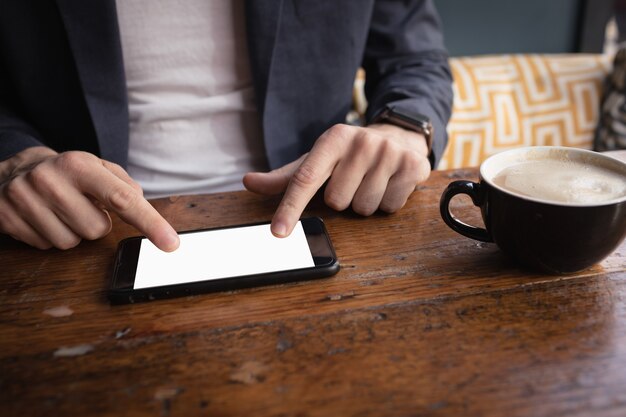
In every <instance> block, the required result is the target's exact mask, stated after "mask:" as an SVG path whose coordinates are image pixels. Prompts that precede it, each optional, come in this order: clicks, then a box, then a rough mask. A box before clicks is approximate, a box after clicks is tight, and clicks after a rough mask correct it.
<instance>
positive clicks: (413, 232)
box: [0, 170, 626, 416]
mask: <svg viewBox="0 0 626 417" xmlns="http://www.w3.org/2000/svg"><path fill="white" fill-rule="evenodd" d="M458 178H470V179H471V178H474V179H475V178H476V170H465V171H449V172H435V173H433V175H432V177H431V179H430V180H429V181H428V182H427V183H426V184H424V185H423V186H421V187H420V189H419V190H418V191H417V192H416V193H414V194H413V196H412V197H411V198H410V200H409V202H408V204H407V207H405V208H404V209H403V210H402V211H400V212H399V213H397V214H394V215H382V214H377V215H375V216H373V217H370V218H362V217H359V216H356V215H354V214H351V213H350V212H349V211H348V212H344V213H336V212H333V211H331V210H329V209H327V208H325V207H324V205H323V204H322V203H321V201H319V200H316V201H315V202H314V203H312V204H311V206H310V207H309V209H308V210H307V214H308V215H319V216H321V217H322V218H324V220H325V221H326V223H327V226H328V229H329V231H330V234H331V237H332V239H333V242H334V243H335V246H336V249H337V253H338V255H339V258H340V261H341V263H342V270H341V271H340V272H339V274H337V275H336V276H334V277H332V278H328V279H323V280H317V281H309V282H300V283H295V284H285V285H276V286H268V287H262V288H254V289H246V290H241V291H233V292H227V293H214V294H206V295H199V296H194V297H186V298H179V299H173V300H165V301H158V302H152V303H144V304H137V305H129V306H110V305H109V304H108V303H107V302H106V299H105V297H104V294H105V290H106V287H107V284H108V279H109V274H110V267H111V262H112V259H113V254H114V251H115V246H116V244H117V242H118V241H119V240H120V239H122V238H124V237H127V236H130V235H134V234H136V232H135V231H134V230H133V229H132V228H131V227H129V226H127V225H125V224H123V223H121V222H120V221H119V220H118V219H115V228H114V231H113V232H112V233H111V234H110V235H109V236H107V237H106V238H104V239H101V240H99V241H95V242H84V243H82V244H81V245H80V246H79V247H77V248H75V249H73V250H70V251H65V252H62V251H54V250H53V251H38V250H35V249H31V248H28V247H26V246H24V245H21V244H18V243H16V242H14V241H11V240H9V239H6V238H4V239H0V264H1V268H0V415H20V416H21V415H42V414H50V413H52V414H55V415H57V414H58V415H114V414H117V415H119V414H130V415H197V414H206V415H239V414H243V413H252V412H254V414H255V415H558V414H561V413H562V414H568V415H581V416H582V415H590V414H593V415H596V414H597V415H623V413H624V403H625V402H626V398H624V395H623V394H622V391H623V390H622V389H621V388H619V387H620V384H621V386H623V385H624V382H625V381H624V379H625V378H626V369H625V367H624V365H623V364H624V363H626V361H625V359H626V357H625V356H626V349H624V348H622V347H621V346H626V343H625V342H626V340H624V339H625V335H626V329H625V326H626V324H625V317H624V315H625V311H626V307H624V299H625V298H626V288H625V283H626V262H625V260H624V259H625V258H626V243H624V244H622V245H621V246H620V247H619V248H618V249H617V251H616V252H615V253H614V254H612V255H611V256H610V257H609V258H607V259H606V260H605V261H603V262H602V263H601V264H599V265H596V266H594V267H592V268H590V269H589V270H586V271H583V272H581V273H577V274H571V275H566V276H550V275H545V274H540V273H536V272H532V271H528V270H525V269H523V268H519V267H518V266H517V265H515V264H514V263H512V262H511V261H510V260H509V259H507V258H506V257H505V256H504V255H502V254H501V253H500V252H499V251H498V250H497V248H495V247H494V246H493V245H489V244H482V243H479V242H475V241H472V240H470V239H466V238H464V237H462V236H460V235H458V234H456V233H455V232H453V231H452V230H450V229H448V228H447V226H446V225H445V224H444V223H443V222H442V221H441V219H440V218H439V213H438V201H439V196H440V195H441V192H442V191H443V188H444V187H445V186H446V185H447V183H448V182H450V181H452V180H454V179H458ZM278 201H279V200H278V198H266V197H259V196H255V195H252V194H250V193H247V192H240V193H227V194H218V195H210V196H187V197H179V198H172V199H164V200H157V201H155V202H154V204H155V206H156V207H157V208H158V210H159V211H161V212H162V213H163V214H164V215H165V217H166V218H167V219H168V220H170V221H171V222H172V224H173V225H174V226H175V227H176V228H177V229H178V230H188V229H197V228H203V227H214V226H220V225H232V224H237V223H248V222H257V221H263V220H269V219H270V218H271V215H272V213H273V210H274V208H275V207H276V204H277V203H278ZM453 207H454V210H455V212H457V213H459V214H460V215H461V216H462V217H463V218H465V219H467V220H468V221H471V222H474V223H476V224H480V216H479V213H478V210H477V209H476V208H474V207H473V206H472V205H471V202H469V199H462V198H459V199H456V200H455V201H454V205H453ZM64 355H70V356H64ZM72 355H73V356H72ZM620 413H621V414H620Z"/></svg>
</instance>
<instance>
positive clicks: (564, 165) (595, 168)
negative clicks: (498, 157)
mask: <svg viewBox="0 0 626 417" xmlns="http://www.w3.org/2000/svg"><path fill="white" fill-rule="evenodd" d="M493 182H494V183H495V184H496V185H497V186H499V187H501V188H504V189H506V190H509V191H511V192H513V193H516V194H521V195H524V196H528V197H532V198H537V199H541V200H548V201H552V202H557V203H574V204H595V203H603V202H608V201H612V200H617V199H620V198H622V197H625V196H626V177H625V176H624V175H623V174H622V173H620V172H618V171H616V170H612V169H610V168H608V167H604V166H601V165H597V164H596V165H591V164H588V163H585V162H584V161H577V160H571V159H569V158H546V157H544V158H532V157H531V158H528V157H527V158H526V160H525V161H522V162H520V163H517V164H514V165H512V166H509V167H507V168H504V169H502V170H501V171H500V172H498V174H497V175H495V176H494V177H493Z"/></svg>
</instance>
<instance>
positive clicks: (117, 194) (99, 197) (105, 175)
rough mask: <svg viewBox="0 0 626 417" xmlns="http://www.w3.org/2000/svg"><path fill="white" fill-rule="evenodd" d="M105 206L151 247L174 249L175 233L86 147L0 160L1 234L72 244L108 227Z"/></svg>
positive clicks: (123, 176) (124, 177) (38, 243)
mask: <svg viewBox="0 0 626 417" xmlns="http://www.w3.org/2000/svg"><path fill="white" fill-rule="evenodd" d="M108 210H110V211H114V212H115V213H117V214H118V215H119V217H120V218H121V219H122V220H124V221H125V222H127V223H129V224H130V225H132V226H135V227H136V228H137V229H138V230H139V231H140V232H141V233H143V234H145V235H146V236H147V237H148V238H149V239H150V240H151V241H152V242H154V244H155V245H156V246H158V247H159V248H160V249H162V250H165V251H173V250H175V249H176V248H177V247H178V245H179V239H178V235H177V234H176V232H175V231H174V229H173V228H172V226H170V224H169V223H168V222H167V221H166V220H165V219H164V218H163V217H161V215H160V214H159V213H158V212H157V211H156V210H155V209H154V207H152V206H151V205H150V203H148V202H147V201H146V200H145V199H144V198H143V192H142V190H141V187H140V186H139V185H138V184H137V183H136V182H135V181H133V180H132V179H131V178H130V176H129V175H128V174H127V173H126V171H124V169H122V168H121V167H120V166H119V165H116V164H113V163H111V162H107V161H105V160H102V159H100V158H98V157H96V156H95V155H92V154H89V153H86V152H77V151H73V152H64V153H60V154H58V153H56V152H55V151H53V150H51V149H49V148H46V147H34V148H29V149H26V150H24V151H22V152H20V153H18V154H16V155H15V156H13V157H11V158H9V159H7V160H5V161H3V162H0V233H6V234H8V235H11V236H12V237H13V238H15V239H18V240H21V241H23V242H25V243H27V244H29V245H31V246H35V247H37V248H40V249H48V248H50V247H56V248H59V249H69V248H72V247H74V246H76V245H78V243H79V242H80V241H81V240H82V239H88V240H94V239H98V238H100V237H103V236H105V235H106V234H108V233H109V232H110V231H111V226H112V225H111V218H110V217H109V213H108Z"/></svg>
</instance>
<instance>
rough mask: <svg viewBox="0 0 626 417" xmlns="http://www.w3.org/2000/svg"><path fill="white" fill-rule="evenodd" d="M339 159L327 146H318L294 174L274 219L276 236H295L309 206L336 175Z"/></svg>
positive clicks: (272, 227)
mask: <svg viewBox="0 0 626 417" xmlns="http://www.w3.org/2000/svg"><path fill="white" fill-rule="evenodd" d="M336 164H337V158H336V157H334V156H332V153H330V152H326V151H325V149H323V146H314V147H313V149H311V152H310V153H309V155H308V156H307V157H306V158H305V159H304V160H303V161H302V163H301V164H300V166H298V167H297V168H296V170H295V171H294V173H293V175H292V177H291V180H290V181H289V185H288V186H287V190H286V191H285V195H284V196H283V198H282V200H281V201H280V204H279V205H278V208H277V209H276V212H275V213H274V218H273V219H272V225H271V230H272V234H274V236H277V237H287V236H289V235H290V234H291V232H292V230H293V228H294V227H295V225H296V223H297V222H298V219H299V218H300V216H301V215H302V212H303V211H304V209H305V208H306V205H307V204H308V203H309V201H311V198H313V196H314V195H315V193H316V192H317V190H319V189H320V187H321V186H322V185H323V184H324V182H325V181H326V180H327V179H328V177H330V175H331V174H332V172H333V168H334V167H335V165H336Z"/></svg>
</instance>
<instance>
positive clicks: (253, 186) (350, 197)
mask: <svg viewBox="0 0 626 417" xmlns="http://www.w3.org/2000/svg"><path fill="white" fill-rule="evenodd" d="M427 153H428V149H427V146H426V139H425V138H424V136H423V135H421V134H419V133H417V132H413V131H410V130H406V129H403V128H401V127H397V126H394V125H390V124H373V125H369V126H367V127H358V126H350V125H343V124H338V125H335V126H333V127H331V128H330V129H328V130H327V131H326V132H324V134H322V136H320V137H319V139H318V140H317V141H316V142H315V144H314V146H313V148H312V149H311V151H310V152H309V153H307V154H304V155H302V156H301V157H300V158H298V159H297V160H295V161H293V162H291V163H289V164H287V165H284V166H282V167H280V168H278V169H275V170H273V171H270V172H267V173H261V172H252V173H248V174H246V176H245V177H244V178H243V183H244V185H245V187H246V188H247V189H248V190H250V191H252V192H255V193H259V194H266V195H274V194H280V193H282V192H284V193H285V194H284V196H283V199H282V201H281V202H280V204H279V206H278V208H277V209H276V213H275V214H274V218H273V219H272V226H271V230H272V233H273V234H274V235H275V236H278V237H285V236H289V234H290V233H291V231H292V230H293V228H294V227H295V225H296V223H297V222H298V219H299V218H300V216H301V215H302V212H303V211H304V209H305V207H306V205H307V204H308V203H309V201H310V200H311V198H313V196H314V195H315V193H316V192H317V190H319V189H320V187H322V185H323V184H324V183H325V182H326V180H328V184H327V185H326V189H325V191H324V201H325V202H326V204H327V205H328V206H329V207H331V208H333V209H335V210H339V211H340V210H344V209H346V208H348V207H349V206H350V205H352V209H353V210H354V211H355V212H356V213H358V214H361V215H363V216H369V215H371V214H373V213H374V212H375V211H376V210H377V209H380V210H382V211H384V212H387V213H393V212H396V211H397V210H399V209H400V208H402V207H403V206H404V204H405V203H406V201H407V199H408V198H409V196H410V195H411V193H412V192H413V191H414V190H415V186H416V185H417V184H418V183H420V182H422V181H424V180H426V179H427V178H428V176H429V175H430V162H429V161H428V158H427V156H428V155H427Z"/></svg>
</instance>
